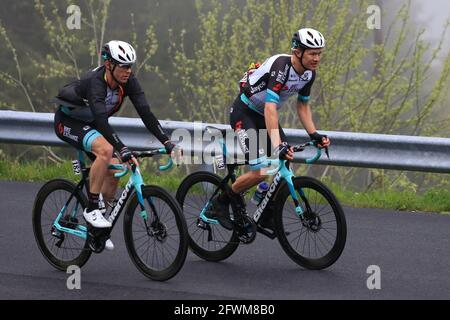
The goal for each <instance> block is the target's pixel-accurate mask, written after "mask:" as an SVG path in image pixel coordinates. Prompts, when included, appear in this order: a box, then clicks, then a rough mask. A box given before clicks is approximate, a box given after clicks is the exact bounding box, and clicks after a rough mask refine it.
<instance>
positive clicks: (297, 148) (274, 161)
mask: <svg viewBox="0 0 450 320" xmlns="http://www.w3.org/2000/svg"><path fill="white" fill-rule="evenodd" d="M310 146H312V147H314V148H316V154H315V156H313V157H312V158H308V159H306V160H305V162H306V163H307V164H311V163H314V162H316V161H317V160H318V159H319V158H320V156H321V155H322V149H321V148H319V147H318V146H317V145H316V144H315V143H314V142H312V141H309V142H306V143H304V144H299V145H295V146H292V148H293V149H294V152H300V151H303V150H305V149H306V148H307V147H310ZM325 151H326V153H327V155H328V148H326V149H325ZM285 162H286V160H283V161H280V160H279V159H269V160H267V161H266V164H267V166H268V167H270V166H271V165H272V164H274V165H276V164H277V163H278V165H277V168H276V169H273V170H269V171H267V174H269V175H273V174H276V173H277V172H278V171H280V169H281V168H282V166H283V165H284V163H285Z"/></svg>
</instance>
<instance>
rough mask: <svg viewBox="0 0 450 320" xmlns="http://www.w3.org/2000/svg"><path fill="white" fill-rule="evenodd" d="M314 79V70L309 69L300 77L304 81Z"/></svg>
mask: <svg viewBox="0 0 450 320" xmlns="http://www.w3.org/2000/svg"><path fill="white" fill-rule="evenodd" d="M311 79H312V71H310V70H308V71H305V73H304V74H302V76H301V77H300V80H302V81H310V80H311Z"/></svg>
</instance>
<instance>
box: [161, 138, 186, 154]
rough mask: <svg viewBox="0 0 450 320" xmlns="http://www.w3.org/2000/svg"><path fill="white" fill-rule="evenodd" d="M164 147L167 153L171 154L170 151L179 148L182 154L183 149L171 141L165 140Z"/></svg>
mask: <svg viewBox="0 0 450 320" xmlns="http://www.w3.org/2000/svg"><path fill="white" fill-rule="evenodd" d="M164 147H165V148H166V151H167V154H171V153H172V151H175V152H177V151H178V150H181V155H183V150H182V149H181V147H180V146H178V145H176V144H174V143H172V141H169V142H166V143H165V144H164Z"/></svg>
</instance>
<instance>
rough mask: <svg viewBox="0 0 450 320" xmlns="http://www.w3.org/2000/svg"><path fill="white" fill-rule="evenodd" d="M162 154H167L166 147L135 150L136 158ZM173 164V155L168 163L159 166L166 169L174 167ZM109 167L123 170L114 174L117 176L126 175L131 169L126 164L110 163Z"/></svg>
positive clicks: (162, 169)
mask: <svg viewBox="0 0 450 320" xmlns="http://www.w3.org/2000/svg"><path fill="white" fill-rule="evenodd" d="M160 154H167V151H166V149H164V148H162V149H157V150H147V151H133V156H134V157H135V158H150V157H153V156H156V155H160ZM172 166H173V160H172V158H171V157H169V161H168V162H167V164H166V165H162V166H159V170H161V171H166V170H169V169H170V168H172ZM108 169H110V170H121V172H118V173H115V174H114V177H116V178H121V177H123V176H125V175H126V174H127V173H128V171H129V168H128V166H127V165H126V164H110V165H109V166H108Z"/></svg>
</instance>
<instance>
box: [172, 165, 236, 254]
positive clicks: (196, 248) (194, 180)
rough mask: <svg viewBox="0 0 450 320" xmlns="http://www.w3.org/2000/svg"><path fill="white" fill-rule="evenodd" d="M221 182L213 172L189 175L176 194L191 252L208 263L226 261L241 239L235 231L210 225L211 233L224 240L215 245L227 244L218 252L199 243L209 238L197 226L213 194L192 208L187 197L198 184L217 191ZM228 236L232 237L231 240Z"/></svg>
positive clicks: (205, 232)
mask: <svg viewBox="0 0 450 320" xmlns="http://www.w3.org/2000/svg"><path fill="white" fill-rule="evenodd" d="M221 182H222V179H221V178H220V177H219V176H218V175H216V174H213V173H211V172H207V171H198V172H194V173H191V174H190V175H188V176H187V177H186V178H185V179H184V180H183V181H182V182H181V184H180V186H179V187H178V190H177V194H176V199H177V200H178V203H179V204H180V206H181V208H182V209H183V213H184V216H185V218H186V220H187V222H186V224H187V226H188V236H189V247H190V249H191V251H192V252H193V253H195V254H196V255H197V256H198V257H200V258H202V259H204V260H206V261H212V262H218V261H222V260H225V259H227V258H228V257H230V256H231V255H232V254H233V253H234V252H235V251H236V249H237V248H238V246H239V239H238V236H237V233H236V232H235V231H228V230H226V229H225V228H223V227H222V226H220V225H212V224H210V225H209V226H210V228H212V229H211V230H212V232H211V233H213V236H218V237H222V240H223V241H220V242H219V240H217V241H214V243H215V245H218V244H220V243H225V245H224V246H223V247H221V248H219V249H218V250H212V249H211V246H210V245H209V244H208V246H207V245H206V244H205V242H204V241H203V243H198V242H199V241H201V240H205V235H206V236H207V233H208V231H207V230H203V229H200V228H199V227H198V226H197V223H198V221H197V219H198V217H199V214H200V211H201V210H202V208H203V206H204V205H205V204H206V201H208V199H209V197H210V196H211V195H212V193H211V194H210V195H208V194H206V197H204V199H202V200H203V202H202V201H200V202H197V205H196V206H195V207H193V206H190V205H189V204H188V203H187V201H186V197H187V196H188V194H189V191H190V190H191V189H192V188H193V187H194V186H195V185H196V184H198V183H209V184H211V185H213V186H214V190H215V188H217V187H219V186H220V184H221ZM202 188H203V189H208V188H204V186H202ZM211 189H212V187H211ZM190 197H191V198H192V197H194V198H195V197H196V196H195V195H190ZM194 198H193V199H194ZM192 209H193V210H192ZM197 232H200V235H196V233H197ZM223 234H225V236H223ZM227 235H230V237H229V239H228V236H227ZM225 238H226V239H225ZM209 242H211V241H208V243H209ZM206 247H207V248H206Z"/></svg>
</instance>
